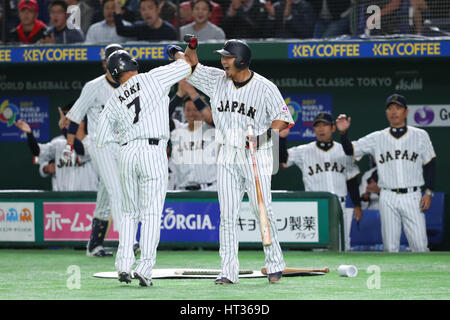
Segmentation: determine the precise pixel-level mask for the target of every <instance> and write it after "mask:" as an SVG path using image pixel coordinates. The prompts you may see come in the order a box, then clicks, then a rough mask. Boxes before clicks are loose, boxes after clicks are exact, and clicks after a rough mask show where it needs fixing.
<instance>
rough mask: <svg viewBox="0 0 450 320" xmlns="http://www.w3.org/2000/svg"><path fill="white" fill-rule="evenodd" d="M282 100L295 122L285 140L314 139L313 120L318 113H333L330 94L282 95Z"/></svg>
mask: <svg viewBox="0 0 450 320" xmlns="http://www.w3.org/2000/svg"><path fill="white" fill-rule="evenodd" d="M283 98H284V101H285V102H286V105H287V106H288V108H289V111H290V112H291V115H292V118H293V120H294V122H295V125H294V126H293V127H292V128H291V129H290V131H289V135H288V136H287V140H293V141H311V140H314V139H316V136H315V134H314V130H313V122H314V118H315V117H316V116H317V115H318V114H319V113H320V112H327V113H330V114H332V113H333V103H332V96H331V95H330V94H283Z"/></svg>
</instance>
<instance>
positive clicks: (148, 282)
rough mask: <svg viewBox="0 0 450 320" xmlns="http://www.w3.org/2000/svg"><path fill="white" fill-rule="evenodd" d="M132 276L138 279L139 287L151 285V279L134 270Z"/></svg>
mask: <svg viewBox="0 0 450 320" xmlns="http://www.w3.org/2000/svg"><path fill="white" fill-rule="evenodd" d="M134 277H135V278H136V279H138V280H139V285H140V286H141V287H151V286H152V285H153V282H152V279H147V278H146V277H144V276H143V275H141V274H139V273H137V272H136V271H135V272H134Z"/></svg>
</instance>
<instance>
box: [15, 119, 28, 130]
mask: <svg viewBox="0 0 450 320" xmlns="http://www.w3.org/2000/svg"><path fill="white" fill-rule="evenodd" d="M14 125H15V126H16V127H17V128H19V129H20V130H22V131H23V132H25V133H31V128H30V126H29V125H28V123H26V122H25V121H22V120H17V121H16V122H14Z"/></svg>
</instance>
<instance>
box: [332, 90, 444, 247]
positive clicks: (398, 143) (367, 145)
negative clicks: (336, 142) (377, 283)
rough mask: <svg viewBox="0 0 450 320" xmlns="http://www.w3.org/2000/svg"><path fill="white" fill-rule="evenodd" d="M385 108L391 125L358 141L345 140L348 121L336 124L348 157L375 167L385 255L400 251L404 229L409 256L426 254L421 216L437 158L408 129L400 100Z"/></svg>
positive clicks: (424, 136)
mask: <svg viewBox="0 0 450 320" xmlns="http://www.w3.org/2000/svg"><path fill="white" fill-rule="evenodd" d="M385 106H386V117H387V119H388V121H389V124H390V126H389V127H388V128H386V129H383V130H380V131H376V132H373V133H370V134H368V135H367V136H365V137H362V138H360V139H359V140H357V141H353V142H351V141H350V140H349V138H348V137H347V133H348V128H349V127H350V120H351V118H350V117H349V118H347V116H346V115H344V114H341V115H339V117H338V119H337V120H336V125H337V128H338V130H339V132H340V133H341V142H342V146H343V148H344V151H345V153H346V154H348V155H353V156H354V157H357V158H360V157H362V156H363V155H365V154H370V155H372V156H373V157H374V159H375V161H376V163H377V172H378V186H379V187H380V188H381V192H380V198H379V206H380V219H381V234H382V237H383V245H384V250H385V251H388V252H398V251H399V249H400V236H401V230H402V224H403V228H404V231H405V235H406V238H407V240H408V244H409V247H410V248H411V251H413V252H425V251H428V238H427V232H426V225H425V215H424V213H423V211H425V210H427V209H429V208H430V205H431V199H432V196H433V191H432V190H433V185H434V175H435V157H436V154H435V152H434V149H433V145H432V144H431V140H430V137H429V136H428V133H427V132H426V131H425V130H423V129H419V128H415V127H411V126H407V125H406V119H407V116H408V106H407V103H406V98H405V97H404V96H401V95H399V94H393V95H391V96H389V97H388V98H387V100H386V104H385ZM422 186H425V188H424V189H425V194H424V195H423V196H422V195H421V187H422Z"/></svg>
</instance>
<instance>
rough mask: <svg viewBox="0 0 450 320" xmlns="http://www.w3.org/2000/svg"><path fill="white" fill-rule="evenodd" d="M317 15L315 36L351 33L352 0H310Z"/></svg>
mask: <svg viewBox="0 0 450 320" xmlns="http://www.w3.org/2000/svg"><path fill="white" fill-rule="evenodd" d="M309 2H310V4H311V5H312V7H313V9H314V12H315V15H316V19H317V20H316V24H315V28H314V38H330V37H337V36H341V35H344V34H349V33H350V13H351V0H332V1H331V0H309Z"/></svg>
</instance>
